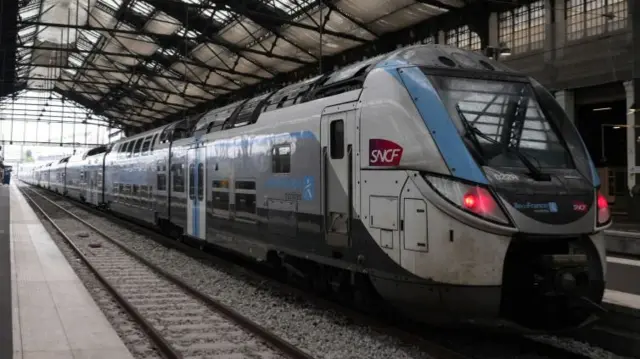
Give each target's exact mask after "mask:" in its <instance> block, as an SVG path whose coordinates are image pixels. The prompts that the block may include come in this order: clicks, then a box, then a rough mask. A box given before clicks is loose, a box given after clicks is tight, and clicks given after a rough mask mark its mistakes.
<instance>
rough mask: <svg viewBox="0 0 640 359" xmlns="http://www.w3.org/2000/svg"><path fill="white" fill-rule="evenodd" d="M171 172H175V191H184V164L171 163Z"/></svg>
mask: <svg viewBox="0 0 640 359" xmlns="http://www.w3.org/2000/svg"><path fill="white" fill-rule="evenodd" d="M171 172H172V173H173V191H174V192H184V173H183V170H182V164H173V165H171Z"/></svg>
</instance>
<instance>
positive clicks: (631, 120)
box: [624, 80, 640, 191]
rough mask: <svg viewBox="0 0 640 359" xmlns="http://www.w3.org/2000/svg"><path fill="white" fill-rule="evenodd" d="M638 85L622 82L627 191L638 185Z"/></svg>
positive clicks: (636, 82) (639, 87) (639, 117)
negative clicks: (624, 113)
mask: <svg viewBox="0 0 640 359" xmlns="http://www.w3.org/2000/svg"><path fill="white" fill-rule="evenodd" d="M638 85H639V83H638V81H637V80H632V81H625V82H624V92H625V94H626V99H627V107H626V108H627V187H628V188H629V191H631V189H632V188H633V186H635V185H636V183H638V178H637V177H638V172H639V171H638V169H637V163H638V162H639V161H638V155H640V151H638V147H639V146H640V143H638V134H637V131H636V126H638V125H639V124H640V112H637V111H636V110H635V109H634V104H635V101H636V97H637V95H638V94H637V93H638V92H639V91H638V90H636V89H639V90H640V86H638Z"/></svg>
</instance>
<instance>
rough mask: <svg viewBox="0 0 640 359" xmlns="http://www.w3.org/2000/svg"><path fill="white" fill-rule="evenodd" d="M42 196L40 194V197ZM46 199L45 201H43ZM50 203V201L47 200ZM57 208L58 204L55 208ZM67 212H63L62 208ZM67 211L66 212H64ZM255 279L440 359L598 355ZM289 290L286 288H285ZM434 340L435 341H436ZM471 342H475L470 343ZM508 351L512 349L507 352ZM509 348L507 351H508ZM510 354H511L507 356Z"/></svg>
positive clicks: (196, 252) (184, 248)
mask: <svg viewBox="0 0 640 359" xmlns="http://www.w3.org/2000/svg"><path fill="white" fill-rule="evenodd" d="M45 193H47V195H49V196H56V197H57V198H60V199H61V200H63V201H64V202H67V203H72V204H71V206H74V207H78V208H82V211H86V212H90V213H92V214H95V215H98V216H102V217H108V218H109V221H113V222H114V223H115V224H117V225H119V226H127V228H128V229H130V230H132V231H134V232H136V233H141V234H144V235H146V236H148V237H150V239H152V240H154V241H156V242H159V243H160V244H161V245H163V246H166V247H169V248H173V249H176V250H178V251H180V252H182V253H184V254H185V255H187V256H190V257H192V258H195V259H201V260H202V259H205V260H208V261H209V262H215V263H216V265H219V264H220V262H224V265H225V266H236V267H238V264H235V263H233V262H231V261H229V259H227V258H221V257H218V256H215V255H211V254H207V253H204V252H202V251H201V250H200V249H199V248H194V247H192V246H189V245H187V244H185V243H181V242H178V241H175V240H173V239H169V238H167V237H165V236H164V235H163V234H161V233H158V232H157V231H154V230H152V229H150V228H148V227H144V226H140V225H137V224H132V223H131V222H128V221H127V220H125V219H122V218H120V217H118V216H114V215H112V214H105V213H103V212H101V211H98V210H96V209H94V208H92V207H90V206H87V205H86V204H82V203H79V202H76V201H72V200H70V199H68V198H65V197H62V196H59V195H54V194H51V193H49V192H45ZM38 195H40V196H43V195H41V194H38ZM43 198H44V197H43ZM47 200H48V201H50V200H49V199H47ZM56 205H57V204H56ZM63 209H64V208H63ZM64 210H65V211H66V209H64ZM239 269H241V270H242V271H243V272H244V274H247V271H246V268H244V267H240V268H239ZM249 271H250V272H251V275H252V276H255V277H258V280H267V281H270V282H272V283H270V284H274V285H276V286H278V287H280V289H283V290H286V291H287V292H291V293H292V294H293V295H295V296H296V297H300V298H303V300H308V301H310V302H313V303H314V305H318V306H320V307H322V308H326V309H327V310H333V311H337V312H341V313H344V314H346V315H347V316H348V317H350V318H351V319H353V321H354V322H355V323H358V324H359V325H366V326H371V327H372V328H375V329H377V330H381V331H384V332H385V333H388V334H390V335H393V336H395V337H398V338H400V339H401V340H402V341H403V342H404V343H405V344H407V345H415V346H418V347H420V348H422V349H424V350H425V351H426V352H428V353H429V354H430V355H431V356H433V357H435V358H438V359H445V358H446V359H471V358H489V357H490V358H514V357H526V358H558V359H560V358H564V359H585V358H597V357H599V356H598V355H595V356H593V355H588V353H584V351H583V353H580V352H576V351H572V350H568V349H566V348H563V347H559V346H557V345H552V344H550V343H548V342H543V341H539V340H536V338H535V337H525V336H513V335H508V336H504V335H492V334H489V333H477V332H474V331H464V333H462V334H461V332H458V331H448V330H441V329H436V330H433V328H424V327H419V326H411V328H410V329H406V330H405V329H402V328H401V327H399V326H394V325H393V324H390V323H388V322H384V321H382V322H381V321H379V320H377V319H375V318H371V317H369V316H367V315H364V314H363V313H360V312H358V311H356V310H353V309H349V308H345V307H344V306H343V305H342V304H341V303H335V302H334V301H331V300H325V299H321V298H317V297H314V296H313V295H310V294H309V293H307V292H305V291H304V290H301V289H299V288H296V287H291V286H289V285H286V284H284V283H282V282H277V281H274V279H273V278H271V277H269V276H268V275H265V274H264V272H257V271H252V270H251V269H249ZM284 287H286V288H284ZM460 337H466V338H465V339H463V340H462V342H468V341H473V344H471V343H465V344H464V345H463V347H469V348H472V347H476V346H477V348H478V350H466V348H460V344H461V340H460ZM434 338H435V339H434ZM470 338H472V339H470ZM506 347H509V348H506ZM449 348H460V349H456V350H451V349H449ZM496 348H500V349H498V350H494V349H496ZM505 348H506V349H505ZM507 352H508V353H507Z"/></svg>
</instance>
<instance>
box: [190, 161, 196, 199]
mask: <svg viewBox="0 0 640 359" xmlns="http://www.w3.org/2000/svg"><path fill="white" fill-rule="evenodd" d="M193 168H194V165H193V163H192V164H190V165H189V198H191V199H193V198H194V194H193V193H194V192H195V188H194V187H195V183H196V176H195V173H194V172H193Z"/></svg>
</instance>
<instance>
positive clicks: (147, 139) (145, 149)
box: [140, 136, 151, 156]
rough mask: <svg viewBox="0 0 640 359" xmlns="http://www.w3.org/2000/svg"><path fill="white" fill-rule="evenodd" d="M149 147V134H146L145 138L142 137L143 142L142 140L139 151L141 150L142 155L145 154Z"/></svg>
mask: <svg viewBox="0 0 640 359" xmlns="http://www.w3.org/2000/svg"><path fill="white" fill-rule="evenodd" d="M150 147H151V136H147V138H145V139H144V142H142V149H141V150H140V152H142V156H146V155H147V152H148V151H149V148H150Z"/></svg>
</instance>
